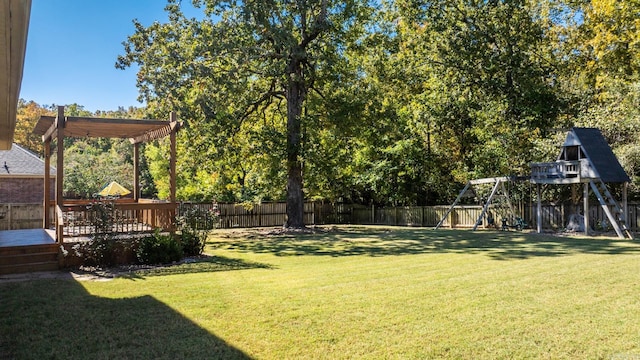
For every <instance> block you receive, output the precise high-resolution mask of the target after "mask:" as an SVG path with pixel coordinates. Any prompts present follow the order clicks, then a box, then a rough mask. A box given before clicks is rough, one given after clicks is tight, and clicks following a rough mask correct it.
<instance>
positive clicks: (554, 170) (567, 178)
mask: <svg viewBox="0 0 640 360" xmlns="http://www.w3.org/2000/svg"><path fill="white" fill-rule="evenodd" d="M530 166H531V175H530V176H529V177H496V178H485V179H476V180H470V181H469V182H467V184H466V186H465V187H464V188H463V190H462V191H461V192H460V194H459V195H458V197H457V198H456V200H455V201H454V203H453V204H452V205H451V207H450V208H449V211H447V212H446V213H445V215H444V217H443V218H442V220H441V221H440V222H439V223H438V225H436V229H437V228H438V227H440V226H441V225H442V224H443V223H444V221H445V219H446V218H447V216H448V215H449V213H450V212H451V211H452V209H453V207H454V206H455V205H457V204H458V203H459V202H460V200H461V199H462V198H463V197H464V196H465V195H466V194H467V193H468V192H470V191H471V192H473V193H475V192H474V190H473V189H474V187H477V186H479V185H482V184H493V188H492V190H491V193H490V195H489V196H488V197H487V199H486V201H483V202H484V205H483V210H482V212H481V214H480V216H479V218H478V221H477V222H476V224H475V226H474V227H473V230H476V229H477V227H478V226H480V225H481V224H483V223H484V224H486V225H492V224H491V223H492V221H491V217H488V216H487V215H488V214H489V212H490V209H491V204H492V202H494V201H495V199H496V198H497V195H501V196H502V197H503V198H504V199H505V200H503V204H504V203H506V204H507V209H508V216H510V217H511V218H512V219H516V222H517V218H518V217H517V216H516V214H515V211H514V209H513V206H512V205H511V201H510V199H509V193H508V192H507V190H506V187H505V183H508V182H512V181H521V180H524V179H526V180H528V181H529V182H530V183H531V184H532V185H535V187H536V202H537V206H536V230H537V232H538V233H541V232H542V221H541V217H542V197H541V194H542V190H543V189H542V188H543V186H544V187H548V186H557V185H572V186H576V185H580V184H582V186H583V189H582V198H583V206H584V209H583V219H584V220H583V222H584V232H585V234H587V235H588V233H589V229H590V226H589V225H590V219H589V195H590V190H591V191H592V192H593V194H594V195H595V197H596V198H597V199H598V202H599V203H600V206H601V207H602V209H603V211H604V213H605V214H606V216H607V219H608V223H609V224H610V225H611V226H612V227H613V230H614V231H615V232H616V234H617V235H618V237H620V238H625V237H628V238H631V239H632V238H633V235H632V234H631V232H630V231H629V229H628V227H627V218H628V210H627V190H628V184H629V182H630V181H631V180H630V178H629V176H628V175H627V174H626V172H625V171H624V169H623V168H622V166H621V165H620V162H619V161H618V159H617V158H616V156H615V154H614V153H613V151H612V150H611V147H610V146H609V144H607V142H606V140H605V139H604V136H602V133H601V132H600V130H598V129H596V128H575V127H574V128H572V129H571V130H570V131H569V132H568V133H567V137H566V139H565V141H564V143H563V145H562V147H561V151H560V154H559V155H558V158H557V160H556V161H555V162H544V163H531V164H530ZM607 184H609V185H611V184H622V185H623V186H622V201H621V203H619V202H618V201H617V200H616V198H615V197H614V196H613V194H612V192H611V191H610V189H609V185H607ZM479 198H480V199H482V198H481V197H479ZM485 219H488V220H485ZM485 221H486V223H485ZM493 221H495V218H494V220H493ZM504 225H506V227H507V228H511V227H515V226H517V224H513V225H509V224H507V223H505V222H504V221H503V226H502V229H503V230H505V226H504Z"/></svg>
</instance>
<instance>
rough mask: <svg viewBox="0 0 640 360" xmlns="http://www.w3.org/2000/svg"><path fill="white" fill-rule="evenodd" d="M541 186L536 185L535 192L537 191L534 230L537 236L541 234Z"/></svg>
mask: <svg viewBox="0 0 640 360" xmlns="http://www.w3.org/2000/svg"><path fill="white" fill-rule="evenodd" d="M540 188H541V185H540V184H536V191H537V195H538V198H537V202H538V203H537V206H536V228H537V231H538V234H541V233H542V194H541V191H540Z"/></svg>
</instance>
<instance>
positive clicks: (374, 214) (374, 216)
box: [371, 204, 376, 225]
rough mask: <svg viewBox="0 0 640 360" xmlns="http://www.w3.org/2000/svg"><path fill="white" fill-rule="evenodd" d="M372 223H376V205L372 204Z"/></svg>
mask: <svg viewBox="0 0 640 360" xmlns="http://www.w3.org/2000/svg"><path fill="white" fill-rule="evenodd" d="M371 224H372V225H375V224H376V206H375V205H374V204H371Z"/></svg>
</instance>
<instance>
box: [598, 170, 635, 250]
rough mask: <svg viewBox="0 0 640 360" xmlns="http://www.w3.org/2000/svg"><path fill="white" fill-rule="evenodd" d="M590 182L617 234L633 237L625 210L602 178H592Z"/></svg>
mask: <svg viewBox="0 0 640 360" xmlns="http://www.w3.org/2000/svg"><path fill="white" fill-rule="evenodd" d="M589 184H590V185H591V190H593V193H594V194H595V195H596V197H597V198H598V201H599V202H600V206H602V210H604V213H605V214H606V215H607V218H608V219H609V222H610V223H611V226H613V229H614V230H615V231H616V234H618V237H620V238H625V237H629V239H633V235H632V234H631V231H629V228H628V227H627V220H626V217H625V211H624V209H622V207H620V205H619V204H618V202H617V201H616V199H615V198H614V197H613V195H611V192H610V191H609V188H607V185H606V184H605V183H604V182H603V181H602V180H601V179H600V178H597V179H590V180H589ZM612 210H613V211H612ZM625 235H626V236H625Z"/></svg>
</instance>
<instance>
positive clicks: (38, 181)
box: [0, 177, 55, 204]
mask: <svg viewBox="0 0 640 360" xmlns="http://www.w3.org/2000/svg"><path fill="white" fill-rule="evenodd" d="M50 181H51V199H53V197H54V196H55V180H54V179H51V180H50ZM43 202H44V181H43V179H42V178H6V177H0V204H42V203H43Z"/></svg>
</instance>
